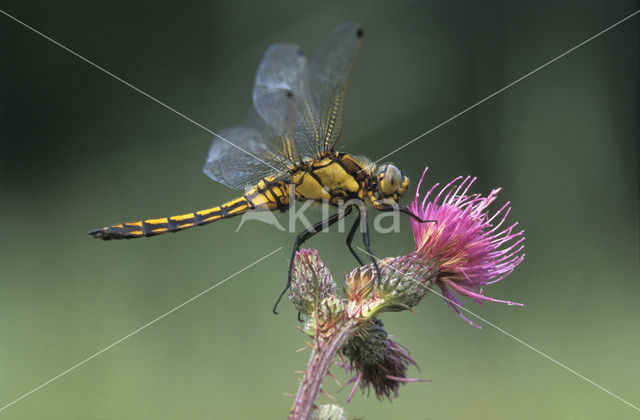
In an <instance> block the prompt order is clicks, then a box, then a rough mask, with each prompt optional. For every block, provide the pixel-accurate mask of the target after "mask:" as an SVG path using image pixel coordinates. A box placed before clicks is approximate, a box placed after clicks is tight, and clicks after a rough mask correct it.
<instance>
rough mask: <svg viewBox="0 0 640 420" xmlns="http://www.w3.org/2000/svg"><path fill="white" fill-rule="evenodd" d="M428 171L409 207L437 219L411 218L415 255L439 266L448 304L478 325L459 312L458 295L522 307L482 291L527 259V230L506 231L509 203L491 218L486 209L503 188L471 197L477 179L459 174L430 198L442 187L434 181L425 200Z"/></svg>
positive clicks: (511, 228) (426, 217)
mask: <svg viewBox="0 0 640 420" xmlns="http://www.w3.org/2000/svg"><path fill="white" fill-rule="evenodd" d="M426 172H427V169H425V171H424V173H423V174H422V177H421V178H420V182H419V183H418V188H417V192H416V196H415V199H414V200H413V202H412V203H411V204H410V206H409V210H411V211H412V212H413V213H414V214H416V215H417V216H418V217H420V218H421V219H428V220H435V221H436V222H427V223H420V222H418V221H416V220H413V219H412V220H411V228H412V230H413V236H414V239H415V242H416V249H415V251H414V254H416V255H420V256H421V257H422V258H423V259H424V260H426V261H431V262H432V263H433V264H435V265H436V266H437V268H438V271H439V276H438V280H437V281H436V284H437V285H438V286H439V287H440V289H441V290H442V295H443V297H444V299H445V302H446V303H447V304H448V305H449V306H451V308H453V310H454V311H455V312H457V313H458V314H459V315H460V316H461V317H462V318H464V319H465V320H466V321H467V322H469V323H470V324H471V325H474V326H476V327H477V325H475V324H474V323H473V322H471V321H470V320H469V319H467V318H466V317H465V316H464V315H462V314H461V313H460V309H459V308H460V307H461V306H462V302H461V301H460V300H459V299H458V297H457V296H456V294H457V295H459V296H466V297H470V298H471V299H473V300H474V301H476V302H478V303H482V301H491V302H502V303H506V304H508V305H519V306H522V304H520V303H514V302H510V301H506V300H499V299H493V298H490V297H487V296H485V295H484V292H483V290H482V287H483V286H484V285H488V284H493V283H496V282H498V281H500V280H502V279H503V278H504V277H506V276H507V275H508V274H509V273H511V272H512V271H513V269H514V268H515V267H517V266H518V264H520V263H521V262H522V260H523V259H524V254H523V253H521V251H522V249H523V248H524V245H523V244H522V242H523V241H524V236H523V232H524V231H522V230H520V231H515V228H516V227H517V225H518V223H517V222H516V223H513V224H512V225H510V226H509V227H507V228H502V229H501V226H502V225H503V223H504V221H505V219H506V218H507V216H508V214H509V212H510V211H511V208H510V207H509V202H507V203H505V204H504V205H503V206H502V207H501V208H500V209H499V210H498V211H497V212H495V213H494V214H493V215H492V216H489V213H488V211H487V207H489V205H490V204H491V203H493V201H495V199H496V197H497V195H498V192H500V188H498V189H494V190H492V191H491V193H490V194H489V195H488V196H487V197H483V196H481V195H480V194H469V195H468V194H467V193H468V191H469V189H470V187H471V186H472V185H473V183H474V182H475V180H476V178H471V177H466V178H464V179H463V178H462V177H457V178H455V179H454V180H453V181H451V182H449V183H448V184H447V185H446V186H445V187H444V188H442V189H440V191H439V192H438V193H437V195H436V196H435V197H434V198H433V199H432V200H430V201H427V200H428V199H429V197H430V196H431V194H432V193H434V191H435V190H436V189H437V187H438V185H439V184H435V185H434V186H433V187H431V189H430V190H429V191H428V192H427V194H426V196H425V197H424V199H422V201H420V200H419V191H420V185H421V184H422V181H423V179H424V175H425V174H426ZM460 180H462V181H461V182H460ZM434 194H435V193H434Z"/></svg>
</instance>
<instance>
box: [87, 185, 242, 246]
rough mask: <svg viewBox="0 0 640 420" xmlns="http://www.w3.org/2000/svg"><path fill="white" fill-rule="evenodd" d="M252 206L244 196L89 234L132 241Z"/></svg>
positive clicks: (220, 217) (209, 220)
mask: <svg viewBox="0 0 640 420" xmlns="http://www.w3.org/2000/svg"><path fill="white" fill-rule="evenodd" d="M253 208H254V205H253V203H251V202H250V201H249V200H247V198H246V197H245V196H242V197H239V198H236V199H235V200H231V201H229V202H227V203H224V204H223V205H221V206H218V207H212V208H210V209H206V210H200V211H196V212H193V213H187V214H181V215H178V216H171V217H162V218H159V219H147V220H140V221H137V222H124V223H120V224H117V225H111V226H107V227H104V228H102V229H96V230H93V231H91V232H89V234H90V235H92V236H93V237H94V238H98V239H102V240H105V241H108V240H111V239H133V238H142V237H149V236H156V235H160V234H163V233H167V232H177V231H180V230H184V229H188V228H190V227H194V226H202V225H206V224H208V223H212V222H215V221H216V220H220V219H223V218H228V217H233V216H238V215H240V214H243V213H245V212H247V211H248V210H250V209H253Z"/></svg>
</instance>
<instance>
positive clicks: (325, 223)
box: [273, 206, 352, 315]
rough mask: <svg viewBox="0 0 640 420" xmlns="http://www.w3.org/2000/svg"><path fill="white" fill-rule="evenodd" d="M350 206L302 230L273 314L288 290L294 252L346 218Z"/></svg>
mask: <svg viewBox="0 0 640 420" xmlns="http://www.w3.org/2000/svg"><path fill="white" fill-rule="evenodd" d="M351 210H352V208H351V206H349V207H347V208H346V209H344V211H339V212H338V213H336V214H333V215H331V216H329V217H328V218H326V219H324V220H322V221H320V222H318V223H316V224H314V225H313V226H311V227H308V228H307V229H305V230H303V231H302V232H301V233H300V234H299V235H298V237H297V238H296V242H295V244H294V245H293V252H292V253H291V260H290V261H289V272H288V274H287V285H286V286H285V288H284V290H283V291H282V293H280V296H278V299H277V300H276V303H275V305H273V313H274V314H276V315H277V314H278V311H277V309H278V304H279V303H280V301H281V300H282V297H283V296H284V294H285V293H287V290H289V286H291V276H292V274H293V266H294V263H295V259H296V252H298V251H299V250H300V247H301V246H302V244H303V243H304V242H305V241H306V240H307V239H309V238H311V237H312V236H313V235H315V234H316V233H318V232H321V231H322V230H323V229H325V228H327V227H329V226H331V225H333V224H334V223H336V222H337V221H339V220H341V219H343V218H345V217H346V216H348V215H349V214H350V213H351Z"/></svg>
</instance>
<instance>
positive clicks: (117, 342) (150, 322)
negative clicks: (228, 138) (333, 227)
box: [0, 247, 282, 411]
mask: <svg viewBox="0 0 640 420" xmlns="http://www.w3.org/2000/svg"><path fill="white" fill-rule="evenodd" d="M281 249H282V247H280V248H278V249H275V250H273V251H271V252H270V253H268V254H267V255H265V256H264V257H262V258H260V259H258V260H256V261H254V262H252V263H251V264H249V265H247V266H246V267H244V268H243V269H242V270H239V271H236V272H235V273H233V274H232V275H230V276H229V277H227V278H226V279H224V280H222V281H220V282H218V283H216V284H214V285H213V286H211V287H209V288H208V289H205V290H203V291H202V292H200V293H198V294H197V295H195V296H194V297H192V298H190V299H188V300H186V301H185V302H183V303H181V304H180V305H178V306H176V307H175V308H173V309H171V310H170V311H168V312H165V313H164V314H162V315H160V316H159V317H157V318H155V319H153V320H152V321H149V322H148V323H146V324H144V325H143V326H142V327H140V328H138V329H137V330H135V331H132V332H130V333H129V334H127V335H125V336H124V337H122V338H121V339H119V340H118V341H116V342H114V343H112V344H109V345H108V346H107V347H105V348H103V349H102V350H100V351H99V352H97V353H94V354H93V355H91V356H89V357H87V358H86V359H84V360H83V361H81V362H79V363H76V364H75V365H73V366H71V367H70V368H69V369H67V370H65V371H64V372H61V373H59V374H58V375H56V376H54V377H53V378H51V379H49V380H48V381H46V382H44V383H42V384H41V385H39V386H37V387H35V388H33V389H32V390H31V391H29V392H27V393H26V394H24V395H22V396H21V397H19V398H16V399H15V400H13V401H11V402H10V403H8V404H6V405H5V406H3V407H1V408H0V411H3V410H5V409H6V408H8V407H10V406H12V405H13V404H15V403H17V402H18V401H20V400H21V399H23V398H26V397H28V396H29V395H31V394H33V393H34V392H36V391H38V390H39V389H41V388H43V387H45V386H47V385H49V384H50V383H51V382H53V381H55V380H56V379H59V378H61V377H62V376H64V375H66V374H67V373H69V372H71V371H72V370H74V369H75V368H77V367H80V366H82V365H84V364H85V363H87V362H88V361H89V360H91V359H93V358H95V357H98V356H99V355H101V354H102V353H104V352H105V351H107V350H109V349H110V348H112V347H115V346H117V345H118V344H120V343H122V342H123V341H124V340H126V339H127V338H129V337H131V336H132V335H134V334H137V333H139V332H140V331H142V330H144V329H145V328H147V327H148V326H150V325H153V324H155V323H156V322H158V321H160V320H161V319H162V318H164V317H166V316H167V315H169V314H172V313H173V312H175V311H177V310H178V309H180V308H182V307H183V306H185V305H186V304H188V303H191V302H193V301H194V300H196V299H198V298H199V297H200V296H202V295H204V294H205V293H207V292H209V291H211V290H213V289H215V288H216V287H218V286H220V285H221V284H223V283H225V282H226V281H227V280H230V279H232V278H233V277H235V276H237V275H238V274H240V273H242V272H243V271H245V270H247V269H249V268H251V267H253V266H254V265H256V264H258V263H259V262H261V261H263V260H265V259H267V258H269V257H270V256H272V255H273V254H275V253H276V252H278V251H280V250H281Z"/></svg>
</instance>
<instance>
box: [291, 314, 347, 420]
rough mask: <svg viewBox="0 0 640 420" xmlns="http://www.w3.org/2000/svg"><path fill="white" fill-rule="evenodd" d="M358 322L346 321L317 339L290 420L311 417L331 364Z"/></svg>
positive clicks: (305, 419) (303, 419) (304, 419)
mask: <svg viewBox="0 0 640 420" xmlns="http://www.w3.org/2000/svg"><path fill="white" fill-rule="evenodd" d="M357 324H358V322H357V321H356V320H353V319H345V320H344V321H342V322H340V323H338V324H337V325H335V326H334V327H333V328H332V329H331V333H330V334H328V335H327V334H325V335H324V336H321V337H316V341H315V345H316V348H315V349H314V350H313V351H312V353H311V357H310V358H309V364H308V365H307V371H306V373H305V375H304V378H303V379H302V383H301V384H300V388H299V389H298V395H297V396H296V401H295V403H294V404H293V408H292V409H291V413H290V414H289V420H307V419H309V418H310V417H311V413H312V412H313V408H314V405H315V401H316V398H317V397H318V393H319V392H320V389H321V387H322V382H323V380H324V377H325V376H326V375H327V372H328V371H329V368H330V367H331V362H332V361H333V358H334V357H335V356H336V353H337V352H338V350H340V348H341V347H342V345H343V344H344V343H345V342H346V341H347V339H348V338H349V337H350V335H351V333H352V332H353V331H354V329H355V327H356V326H357Z"/></svg>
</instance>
